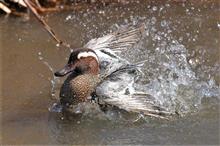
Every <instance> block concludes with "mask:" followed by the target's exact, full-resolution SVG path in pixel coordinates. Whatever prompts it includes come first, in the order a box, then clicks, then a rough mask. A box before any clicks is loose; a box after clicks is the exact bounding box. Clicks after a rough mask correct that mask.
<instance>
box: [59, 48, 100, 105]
mask: <svg viewBox="0 0 220 146" xmlns="http://www.w3.org/2000/svg"><path fill="white" fill-rule="evenodd" d="M99 70H100V69H99V60H98V57H97V55H96V53H95V52H94V51H93V50H91V49H86V48H81V49H76V50H74V51H73V52H72V53H71V55H70V57H69V61H68V63H67V65H65V67H64V68H63V69H61V70H59V71H57V72H55V76H58V77H62V76H65V75H67V74H69V73H71V74H70V75H69V76H68V77H67V79H66V80H65V82H64V84H63V85H62V87H61V90H60V102H61V104H63V105H73V104H77V103H79V102H83V101H86V100H87V97H88V96H90V94H91V93H92V92H94V90H95V88H96V86H97V84H98V82H99V81H98V80H99V78H98V74H99Z"/></svg>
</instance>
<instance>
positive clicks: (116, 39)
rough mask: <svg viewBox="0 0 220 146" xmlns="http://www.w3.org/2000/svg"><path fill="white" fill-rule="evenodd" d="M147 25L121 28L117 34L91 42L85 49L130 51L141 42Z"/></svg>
mask: <svg viewBox="0 0 220 146" xmlns="http://www.w3.org/2000/svg"><path fill="white" fill-rule="evenodd" d="M144 29H145V25H144V24H142V25H139V26H130V27H125V28H121V29H119V30H118V31H116V32H113V33H111V34H108V35H105V36H103V37H100V38H95V39H92V40H90V41H89V42H88V43H87V44H86V45H85V46H84V47H86V48H90V49H93V50H105V49H111V50H120V49H129V48H131V47H132V46H133V45H134V44H136V43H137V42H138V41H140V40H141V38H142V36H143V32H144Z"/></svg>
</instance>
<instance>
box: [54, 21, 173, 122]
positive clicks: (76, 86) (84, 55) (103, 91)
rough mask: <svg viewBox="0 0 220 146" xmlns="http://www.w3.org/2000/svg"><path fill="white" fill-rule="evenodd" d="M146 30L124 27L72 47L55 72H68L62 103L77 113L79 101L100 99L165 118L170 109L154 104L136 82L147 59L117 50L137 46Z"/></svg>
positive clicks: (139, 27)
mask: <svg viewBox="0 0 220 146" xmlns="http://www.w3.org/2000/svg"><path fill="white" fill-rule="evenodd" d="M144 31H145V25H144V24H141V25H138V26H126V27H122V28H120V29H119V30H118V31H115V32H113V33H110V34H108V35H105V36H103V37H100V38H95V39H92V40H90V41H89V42H88V43H87V44H86V45H84V46H83V47H82V48H77V49H73V51H72V53H71V54H70V57H69V60H68V63H67V64H66V65H65V66H64V68H62V69H60V70H59V71H57V72H55V73H54V74H55V76H57V77H63V76H65V75H67V74H69V76H68V77H67V78H66V80H65V81H64V83H63V85H62V86H61V89H60V104H61V105H62V107H64V108H65V109H71V110H72V111H74V112H75V113H77V111H78V107H79V106H78V105H79V104H81V103H83V102H87V101H90V100H91V99H93V100H94V99H98V102H99V103H101V104H108V105H113V106H116V107H118V108H120V109H123V110H126V111H128V112H137V113H142V114H144V115H148V116H153V117H159V118H165V117H164V115H167V114H169V112H166V110H164V109H162V108H160V107H158V106H156V105H154V104H153V103H152V102H151V100H150V98H149V97H148V95H147V94H146V93H143V92H139V91H137V90H136V89H135V88H134V86H133V85H134V83H135V81H136V80H137V79H138V78H139V77H140V76H141V74H142V71H141V67H142V66H143V64H144V61H142V62H138V63H133V64H132V63H130V62H129V61H128V60H126V59H124V58H122V57H120V56H119V55H118V53H117V52H122V51H124V50H127V49H129V48H132V47H134V45H135V44H137V43H138V42H139V41H140V40H141V39H142V38H143V36H144ZM75 107H77V108H75ZM73 109H74V110H73Z"/></svg>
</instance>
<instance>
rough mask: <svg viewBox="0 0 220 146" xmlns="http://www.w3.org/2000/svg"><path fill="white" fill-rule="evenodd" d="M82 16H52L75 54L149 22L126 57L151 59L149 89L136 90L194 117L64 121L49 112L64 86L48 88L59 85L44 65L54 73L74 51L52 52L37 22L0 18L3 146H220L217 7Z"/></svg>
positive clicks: (155, 5) (162, 6)
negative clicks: (113, 32) (89, 43)
mask: <svg viewBox="0 0 220 146" xmlns="http://www.w3.org/2000/svg"><path fill="white" fill-rule="evenodd" d="M85 11H87V13H84V12H85ZM85 11H82V12H64V13H62V14H50V15H49V16H48V17H47V19H48V21H49V24H50V25H51V26H52V27H53V28H54V30H55V31H56V32H57V33H58V35H59V36H61V38H63V39H64V40H66V41H67V42H70V43H71V44H73V45H74V47H80V46H82V45H83V44H84V43H86V42H87V41H88V40H90V39H91V38H94V37H97V36H102V35H103V32H104V33H107V32H108V31H109V30H115V29H116V28H117V27H118V26H120V25H123V24H127V23H136V22H137V21H144V22H145V23H146V24H147V27H148V29H147V31H146V38H147V39H145V40H143V41H142V42H141V43H140V44H139V45H138V46H136V47H137V49H136V50H135V51H134V50H128V51H126V52H125V54H124V57H126V58H127V59H129V60H131V61H134V62H136V61H140V60H144V59H145V60H146V59H147V60H148V62H147V63H146V64H145V68H144V69H143V70H144V72H145V78H144V80H141V83H142V84H143V85H145V86H137V88H139V89H141V90H144V91H147V92H148V93H149V94H150V95H151V96H152V97H154V98H155V101H156V102H158V104H161V105H163V106H164V107H166V108H168V109H169V110H175V111H176V110H177V111H178V112H179V113H183V114H184V113H188V112H189V111H190V112H189V113H190V114H188V115H186V116H185V117H182V118H178V119H173V120H171V121H160V120H157V119H151V118H145V119H140V120H139V121H137V122H132V121H134V120H135V119H136V118H137V115H133V114H128V113H124V111H118V110H111V111H110V112H109V113H107V114H106V115H105V116H108V117H111V118H112V119H113V120H111V119H110V118H103V116H97V115H95V116H94V114H88V115H86V116H83V117H72V118H70V119H67V118H65V119H61V117H62V115H59V114H57V113H50V112H49V111H48V107H50V105H52V103H53V102H54V100H52V98H54V97H57V95H54V96H52V97H51V88H54V90H58V89H59V85H60V84H61V83H62V80H58V79H56V80H55V81H56V84H55V85H56V86H55V87H51V81H52V82H53V81H54V78H53V75H52V72H51V70H50V69H49V68H48V65H45V63H43V61H45V62H46V63H47V64H49V65H50V66H51V67H52V69H54V70H56V69H58V68H60V67H62V66H63V65H64V64H65V62H66V60H67V57H68V55H69V52H70V51H69V50H65V49H62V48H57V47H55V46H56V44H55V43H54V41H53V40H52V39H51V38H50V37H49V36H48V34H47V33H46V32H45V31H44V30H43V29H42V27H41V25H40V24H39V23H38V22H37V21H36V20H33V21H28V22H24V21H23V20H22V18H13V17H10V18H4V17H1V18H0V19H1V22H0V26H1V46H0V47H1V51H2V54H3V55H2V58H1V59H2V62H3V65H2V68H1V70H2V72H1V77H2V85H3V87H2V96H3V104H2V111H3V114H2V117H1V118H2V140H3V143H4V144H219V138H218V137H219V94H220V93H219V92H220V91H219V88H218V87H219V83H220V76H219V71H220V67H219V66H220V62H219V49H220V48H219V46H220V43H219V31H220V28H219V25H220V22H219V20H218V15H219V11H220V8H219V5H218V3H217V2H215V1H214V2H203V3H176V2H162V1H161V2H158V1H157V2H144V3H142V4H139V3H132V4H128V5H127V6H126V7H125V6H120V5H119V6H117V5H109V6H107V8H105V7H104V8H98V9H95V10H92V9H88V10H85ZM32 19H34V18H32ZM12 26H13V27H12ZM131 54H132V55H131ZM137 56H138V57H137ZM52 85H53V84H52ZM197 110H198V112H195V111H197ZM194 112H195V113H194ZM119 117H120V118H119Z"/></svg>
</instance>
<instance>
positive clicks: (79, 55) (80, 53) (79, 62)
mask: <svg viewBox="0 0 220 146" xmlns="http://www.w3.org/2000/svg"><path fill="white" fill-rule="evenodd" d="M71 72H75V73H77V74H93V75H98V74H99V60H98V57H97V55H96V53H95V52H94V51H93V50H91V49H86V48H80V49H76V50H74V51H73V52H72V53H71V54H70V57H69V61H68V63H67V65H65V66H64V68H63V69H61V70H59V71H57V72H55V74H54V75H55V76H57V77H62V76H65V75H67V74H68V73H71Z"/></svg>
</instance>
